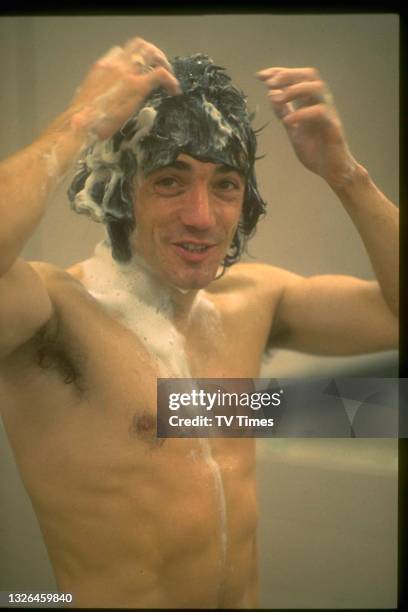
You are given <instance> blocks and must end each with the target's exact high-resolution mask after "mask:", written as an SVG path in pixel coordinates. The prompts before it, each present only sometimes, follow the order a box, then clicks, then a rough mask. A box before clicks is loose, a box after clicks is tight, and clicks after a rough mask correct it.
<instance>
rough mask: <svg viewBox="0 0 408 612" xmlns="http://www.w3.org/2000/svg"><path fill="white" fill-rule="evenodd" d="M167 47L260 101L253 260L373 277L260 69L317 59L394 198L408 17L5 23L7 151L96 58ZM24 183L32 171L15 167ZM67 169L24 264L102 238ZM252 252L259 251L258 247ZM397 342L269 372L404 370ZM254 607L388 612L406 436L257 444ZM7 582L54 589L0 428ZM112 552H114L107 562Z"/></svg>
mask: <svg viewBox="0 0 408 612" xmlns="http://www.w3.org/2000/svg"><path fill="white" fill-rule="evenodd" d="M136 35H137V36H141V37H143V38H145V39H147V40H149V41H151V42H153V43H154V44H156V45H157V46H159V47H161V48H162V49H163V50H164V51H165V53H166V54H167V55H168V56H169V57H173V56H175V55H186V54H190V53H196V52H204V53H208V54H209V55H210V56H211V57H213V59H214V60H215V62H216V63H218V64H220V65H222V66H225V67H226V68H227V69H228V71H229V72H230V74H231V76H232V77H233V79H234V81H235V82H236V83H237V84H238V85H239V86H240V87H241V89H243V90H244V92H245V93H246V94H247V95H248V101H249V106H250V108H251V109H252V110H256V112H257V116H256V119H255V127H259V126H261V125H263V124H264V123H267V122H268V125H267V127H266V128H265V129H264V130H263V131H262V133H261V134H260V136H259V154H264V153H266V154H267V155H266V157H265V158H264V159H262V160H260V161H259V162H258V180H259V184H260V187H261V190H262V194H263V196H264V198H265V199H266V200H267V202H268V203H269V212H268V215H267V217H266V219H265V220H263V221H262V222H261V223H260V225H259V228H258V231H257V233H256V236H255V237H254V238H253V239H252V241H251V243H250V249H249V252H250V256H251V257H253V258H255V259H258V260H262V261H265V262H268V263H270V264H273V265H276V266H281V267H284V268H288V269H290V270H293V271H294V272H297V273H299V274H304V275H311V274H317V273H323V274H324V273H340V274H352V275H355V276H358V277H362V278H368V279H369V278H372V277H373V274H372V270H371V266H370V263H369V260H368V257H367V256H366V254H365V252H364V249H363V246H362V244H361V242H360V240H359V237H358V235H357V232H356V231H355V229H354V228H353V226H352V225H351V223H350V221H349V219H348V217H347V215H346V213H345V212H344V211H343V209H342V207H341V205H340V204H339V202H338V201H337V200H336V198H335V196H334V195H333V193H332V192H331V190H330V189H329V188H328V187H327V186H326V185H325V183H324V182H323V181H322V180H321V179H319V178H318V177H316V176H314V175H313V174H311V173H310V172H308V171H307V170H306V169H304V168H303V166H302V165H301V164H300V162H299V161H298V160H297V159H296V157H295V155H294V153H293V151H292V149H291V146H290V143H289V141H288V139H287V136H286V133H285V130H284V128H283V127H282V126H281V125H280V124H279V122H278V121H277V120H276V119H275V117H274V115H273V113H272V111H271V110H270V107H269V103H268V100H267V98H266V95H265V89H264V86H263V85H262V84H261V83H260V82H259V81H258V80H257V79H256V78H255V76H254V73H255V71H257V70H259V69H261V68H265V67H269V66H288V67H295V66H316V67H317V68H318V69H319V70H320V72H321V74H322V75H323V78H324V79H326V80H327V81H328V83H329V85H330V88H331V90H332V92H333V95H334V99H335V101H336V104H337V107H338V110H339V112H340V115H341V117H342V119H343V123H344V127H345V130H346V134H347V135H348V141H349V144H350V148H351V150H352V152H353V154H354V156H355V157H356V158H357V159H358V160H359V161H360V162H361V163H362V164H363V165H365V166H366V167H367V168H368V169H369V171H370V173H371V176H372V177H373V179H374V181H375V182H376V184H377V185H378V186H379V187H380V189H382V190H383V191H384V192H385V193H386V194H387V195H388V196H389V197H390V198H391V199H392V200H393V201H394V202H396V203H397V202H398V81H399V79H398V73H399V66H398V45H399V20H398V16H397V15H392V14H360V15H359V14H342V15H333V14H331V15H318V14H315V15H272V14H253V15H247V14H245V15H237V14H231V15H227V14H224V15H210V14H208V15H207V14H202V15H197V14H196V15H190V16H188V15H182V16H176V15H171V16H165V15H161V16H157V15H155V16H140V15H127V16H125V15H123V16H112V15H105V16H58V17H57V16H45V17H39V16H38V17H28V16H27V17H2V18H0V77H1V84H2V94H1V97H0V117H1V119H0V125H1V139H0V154H1V157H5V156H7V155H10V154H12V153H13V152H15V151H17V150H18V149H19V148H21V147H23V146H25V145H27V144H29V143H30V142H31V140H32V139H33V138H35V137H36V136H37V135H38V134H39V133H40V132H41V131H42V130H43V129H44V128H45V127H46V126H47V124H48V123H49V122H50V121H51V120H52V119H53V118H54V117H55V116H56V115H57V114H58V113H59V112H61V111H62V110H63V109H64V107H65V106H66V105H67V104H68V103H69V101H70V100H71V98H72V97H73V94H74V92H75V89H76V87H78V85H79V84H80V82H81V80H82V79H83V77H84V76H85V74H86V71H87V69H88V67H89V66H90V65H91V63H92V62H93V61H95V60H96V59H97V58H98V57H100V56H101V55H102V54H103V53H105V52H106V50H107V49H109V48H110V47H112V46H114V45H118V44H119V45H120V44H122V43H124V42H125V41H126V40H127V39H129V38H131V37H134V36H136ZM21 180H22V181H24V177H23V176H22V177H21ZM68 181H69V176H68V177H67V179H66V180H65V181H64V182H63V183H62V184H61V185H60V187H59V188H58V190H57V193H56V195H55V197H54V199H53V203H52V204H51V205H50V208H49V211H48V213H47V216H46V217H45V219H44V220H43V222H42V224H41V226H40V227H39V228H38V230H37V231H36V233H35V235H34V236H33V237H32V239H31V240H30V242H29V244H28V245H27V247H26V249H25V251H24V256H25V257H26V258H27V259H34V260H38V259H39V260H46V261H50V262H52V263H55V264H57V265H60V266H68V265H69V264H72V263H73V262H75V261H79V260H81V259H83V258H86V257H88V256H89V255H90V253H91V252H92V249H93V246H94V244H95V243H96V242H97V241H98V240H100V239H101V238H102V237H103V230H102V228H101V226H100V225H97V224H95V223H93V222H91V221H90V220H89V219H87V218H85V217H79V216H78V215H75V214H74V213H72V212H71V211H70V209H69V206H68V202H67V199H66V196H65V191H66V187H67V184H68ZM250 256H247V257H246V259H247V260H248V261H251V260H252V259H251V257H250ZM396 368H397V355H396V352H392V351H390V352H386V353H381V354H376V355H370V356H360V357H352V358H349V357H348V358H327V357H324V358H322V357H316V356H306V355H300V354H296V353H292V352H288V351H279V352H277V353H275V354H274V355H273V356H272V358H271V359H269V360H268V362H266V363H265V365H264V367H263V371H262V375H263V376H277V377H285V376H309V375H311V376H326V375H327V376H329V375H331V374H336V375H352V374H354V375H355V374H358V375H361V376H395V375H396ZM258 442H259V444H258V481H259V497H260V525H259V548H260V568H261V604H262V606H263V607H268V608H279V609H282V608H290V607H302V608H306V607H311V608H314V609H318V608H336V607H337V608H346V607H363V608H371V609H374V608H384V607H387V608H392V607H395V606H396V579H397V574H396V570H397V480H396V476H397V453H396V451H397V443H396V441H395V440H384V439H382V440H380V439H371V440H370V439H368V440H367V439H366V440H363V439H337V440H336V439H276V440H260V441H258ZM0 453H1V454H0V499H1V503H0V590H15V591H30V590H31V591H33V590H34V591H43V592H44V591H53V590H55V589H56V586H55V582H54V578H53V574H52V570H51V567H50V565H49V561H48V557H47V553H46V550H45V547H44V544H43V541H42V537H41V533H40V531H39V528H38V525H37V522H36V519H35V515H34V513H33V510H32V507H31V503H30V501H29V499H28V497H27V495H26V493H25V492H24V489H23V487H22V484H21V480H20V477H19V474H18V472H17V470H16V467H15V464H14V461H13V458H12V456H11V453H10V449H9V446H8V442H7V440H6V437H5V435H4V431H3V429H0ZM112 562H114V560H112Z"/></svg>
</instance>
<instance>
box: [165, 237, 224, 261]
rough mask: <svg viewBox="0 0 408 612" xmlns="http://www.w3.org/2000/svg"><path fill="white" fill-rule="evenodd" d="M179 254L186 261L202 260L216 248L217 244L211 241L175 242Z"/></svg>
mask: <svg viewBox="0 0 408 612" xmlns="http://www.w3.org/2000/svg"><path fill="white" fill-rule="evenodd" d="M173 246H174V247H175V250H176V252H177V254H178V255H179V256H180V257H182V258H183V259H184V260H186V261H191V262H200V261H203V260H204V259H205V258H206V257H207V255H208V254H209V253H210V252H211V251H212V250H213V249H214V247H215V246H216V245H215V244H211V243H209V242H198V241H197V242H192V241H187V240H186V241H183V242H175V243H173Z"/></svg>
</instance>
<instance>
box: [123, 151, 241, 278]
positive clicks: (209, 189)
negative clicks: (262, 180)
mask: <svg viewBox="0 0 408 612" xmlns="http://www.w3.org/2000/svg"><path fill="white" fill-rule="evenodd" d="M244 194H245V179H244V178H243V176H242V175H241V174H240V173H239V172H238V171H237V170H234V169H231V168H229V167H226V166H223V165H220V164H214V163H207V162H201V161H198V160H196V159H195V158H193V157H190V156H189V155H184V154H181V155H179V157H178V158H177V160H176V161H175V162H174V163H173V164H172V165H170V166H165V167H162V168H160V169H158V170H155V171H153V172H151V173H150V174H148V175H147V176H145V177H139V179H138V184H137V186H136V198H135V218H136V229H135V231H134V233H133V235H132V238H131V240H132V246H133V248H134V250H135V251H136V252H137V253H139V254H140V255H141V256H142V257H143V258H144V259H145V260H146V262H147V263H148V264H149V265H150V266H151V267H152V268H153V270H154V271H155V272H156V273H157V274H158V275H159V276H160V278H161V279H162V280H163V281H164V282H167V283H168V284H171V285H174V286H176V287H179V288H180V289H200V288H202V287H205V286H206V285H208V284H209V283H210V282H211V281H212V280H213V279H214V277H215V276H216V274H217V270H218V268H219V265H220V264H221V262H222V261H223V259H224V257H225V255H226V253H227V251H228V248H229V246H230V244H231V241H232V238H233V236H234V234H235V231H236V229H237V226H238V221H239V218H240V215H241V211H242V204H243V200H244Z"/></svg>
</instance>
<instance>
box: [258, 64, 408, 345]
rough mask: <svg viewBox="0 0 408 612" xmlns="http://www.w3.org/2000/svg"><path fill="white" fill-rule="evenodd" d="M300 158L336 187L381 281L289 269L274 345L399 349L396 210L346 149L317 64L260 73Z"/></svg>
mask: <svg viewBox="0 0 408 612" xmlns="http://www.w3.org/2000/svg"><path fill="white" fill-rule="evenodd" d="M258 76H259V78H260V79H261V80H262V81H264V83H265V84H266V86H267V88H268V96H269V97H270V99H271V102H272V106H273V109H274V111H275V113H276V115H277V117H278V118H279V119H281V121H282V123H283V124H284V126H285V128H286V130H287V133H288V136H289V138H290V140H291V142H292V146H293V148H294V150H295V152H296V155H297V156H298V158H299V160H300V161H301V162H302V163H303V164H304V166H305V167H306V168H308V169H309V170H311V171H312V172H314V173H315V174H318V175H319V176H321V177H322V178H323V179H324V180H325V181H326V182H327V184H328V185H329V186H330V187H331V189H332V190H333V191H334V193H335V194H336V195H337V196H338V198H339V199H340V201H341V203H342V204H343V206H344V208H345V210H346V212H347V213H348V214H349V216H350V218H351V220H352V221H353V223H354V225H355V227H356V229H357V230H358V232H359V234H360V236H361V238H362V240H363V242H364V245H365V247H366V250H367V253H368V256H369V258H370V261H371V263H372V266H373V269H374V272H375V275H376V278H377V281H378V282H369V281H364V280H359V279H356V278H352V277H346V276H338V275H322V276H315V277H311V278H303V277H300V276H297V275H294V274H288V275H287V277H286V279H285V283H284V288H283V290H282V298H281V301H280V306H279V309H278V313H277V317H276V328H275V330H276V338H275V340H276V345H279V346H282V347H285V348H293V349H298V350H302V351H306V352H309V351H310V352H317V353H324V354H352V353H359V352H361V353H363V352H370V351H376V350H385V349H389V348H393V347H395V346H396V344H397V338H398V332H397V317H398V218H399V215H398V209H397V207H396V206H395V205H394V204H393V203H392V202H390V200H388V198H386V196H385V195H384V194H383V193H381V191H380V190H379V189H378V188H377V187H376V185H375V184H374V182H373V181H372V179H371V177H370V175H369V173H368V172H367V170H366V169H365V168H364V167H363V166H361V164H359V163H357V161H356V160H355V159H354V157H353V156H352V155H351V153H350V150H349V148H348V145H347V142H346V139H345V135H344V131H343V127H342V124H341V121H340V118H339V115H338V113H337V110H336V108H335V105H334V102H333V99H332V96H331V94H330V91H329V89H328V87H327V85H326V84H325V83H324V82H323V81H322V80H321V77H320V75H319V73H318V71H317V70H316V69H314V68H269V69H266V70H262V71H260V72H259V73H258Z"/></svg>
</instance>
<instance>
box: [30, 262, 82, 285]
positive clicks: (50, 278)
mask: <svg viewBox="0 0 408 612" xmlns="http://www.w3.org/2000/svg"><path fill="white" fill-rule="evenodd" d="M29 265H30V266H31V267H32V268H33V270H34V271H35V272H36V273H37V274H38V276H39V277H40V278H41V280H42V281H43V283H44V284H45V286H46V287H47V289H52V288H53V287H54V286H55V285H58V288H59V289H61V288H63V286H64V285H66V286H67V287H68V286H72V285H77V286H78V287H80V286H82V284H81V279H82V276H83V273H82V262H79V263H76V264H74V265H72V266H70V267H69V268H65V269H64V268H62V267H59V266H57V265H55V264H51V263H48V262H44V261H30V262H29Z"/></svg>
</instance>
